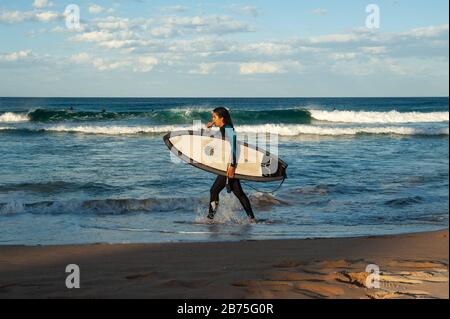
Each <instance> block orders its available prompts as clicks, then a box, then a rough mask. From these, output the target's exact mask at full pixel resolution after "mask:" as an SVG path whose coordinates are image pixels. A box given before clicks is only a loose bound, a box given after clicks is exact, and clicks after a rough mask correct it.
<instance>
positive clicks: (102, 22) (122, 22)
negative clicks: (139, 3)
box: [94, 17, 130, 30]
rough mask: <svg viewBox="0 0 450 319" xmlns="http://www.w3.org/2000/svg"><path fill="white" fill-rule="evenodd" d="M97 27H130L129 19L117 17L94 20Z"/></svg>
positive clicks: (112, 28)
mask: <svg viewBox="0 0 450 319" xmlns="http://www.w3.org/2000/svg"><path fill="white" fill-rule="evenodd" d="M94 23H95V25H96V27H97V28H99V29H102V30H105V29H106V30H126V29H129V27H130V20H129V19H124V18H117V17H107V18H104V19H97V20H95V21H94Z"/></svg>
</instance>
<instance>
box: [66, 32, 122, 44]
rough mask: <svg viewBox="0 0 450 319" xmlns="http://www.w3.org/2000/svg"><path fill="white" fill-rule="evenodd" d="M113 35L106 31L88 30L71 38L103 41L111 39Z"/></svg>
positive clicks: (80, 40)
mask: <svg viewBox="0 0 450 319" xmlns="http://www.w3.org/2000/svg"><path fill="white" fill-rule="evenodd" d="M113 37H114V35H113V34H112V33H110V32H108V31H90V32H84V33H82V34H78V35H76V36H74V37H72V38H71V39H72V40H74V41H77V42H103V41H109V40H112V39H113Z"/></svg>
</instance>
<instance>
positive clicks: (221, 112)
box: [207, 107, 256, 223]
mask: <svg viewBox="0 0 450 319" xmlns="http://www.w3.org/2000/svg"><path fill="white" fill-rule="evenodd" d="M213 126H216V127H218V128H220V133H221V134H222V138H226V139H227V140H228V141H229V142H230V144H231V150H232V151H231V152H232V154H231V161H230V163H229V165H228V170H227V176H221V175H219V176H217V178H216V181H215V182H214V184H213V186H212V187H211V198H210V201H209V202H210V204H209V213H208V219H210V220H213V219H214V215H215V214H216V211H217V208H218V205H219V193H220V192H221V191H222V190H223V189H224V188H225V187H227V190H228V191H229V192H233V193H234V195H236V197H237V198H238V199H239V201H240V202H241V204H242V206H243V207H244V209H245V212H246V213H247V216H248V217H249V221H250V223H256V219H255V215H254V214H253V210H252V206H251V204H250V200H249V199H248V197H247V195H245V193H244V191H243V190H242V186H241V182H240V180H239V179H236V178H234V176H235V172H236V167H237V165H238V164H237V160H236V148H237V138H236V134H235V132H234V126H233V122H232V120H231V116H230V112H228V110H227V109H226V108H223V107H219V108H216V109H214V111H213V112H212V122H210V123H208V125H207V127H208V128H211V127H213Z"/></svg>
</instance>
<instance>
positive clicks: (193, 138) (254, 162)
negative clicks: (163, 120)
mask: <svg viewBox="0 0 450 319" xmlns="http://www.w3.org/2000/svg"><path fill="white" fill-rule="evenodd" d="M164 142H165V144H166V145H167V147H168V148H169V149H170V150H171V151H172V153H173V154H174V155H176V156H177V157H179V158H180V159H182V160H183V161H185V162H187V163H189V164H191V165H192V166H195V167H197V168H200V169H202V170H205V171H208V172H210V173H214V174H217V175H222V176H226V175H227V168H228V163H230V156H231V145H230V143H229V142H228V140H226V139H225V138H221V136H220V133H219V134H218V135H217V134H212V133H210V132H209V131H205V130H201V131H179V132H171V133H168V134H167V135H166V136H164ZM236 151H237V152H236V153H237V154H236V159H237V167H236V174H235V178H237V179H242V180H249V181H255V182H272V181H278V180H282V179H284V178H286V169H287V167H288V165H287V164H286V163H285V162H283V161H282V160H280V159H279V158H278V157H277V156H275V155H272V154H270V153H269V152H267V151H265V150H263V149H261V148H258V147H256V146H253V145H249V144H247V143H242V142H239V141H238V142H237V150H236Z"/></svg>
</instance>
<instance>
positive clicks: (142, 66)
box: [134, 56, 158, 72]
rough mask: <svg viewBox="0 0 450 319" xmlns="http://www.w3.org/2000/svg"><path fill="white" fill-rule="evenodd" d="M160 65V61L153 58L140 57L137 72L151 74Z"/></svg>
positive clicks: (136, 67)
mask: <svg viewBox="0 0 450 319" xmlns="http://www.w3.org/2000/svg"><path fill="white" fill-rule="evenodd" d="M157 64H158V59H156V58H154V57H152V56H140V57H138V58H137V65H136V66H135V67H134V71H135V72H150V71H151V70H153V68H154V67H155V66H156V65H157Z"/></svg>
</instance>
